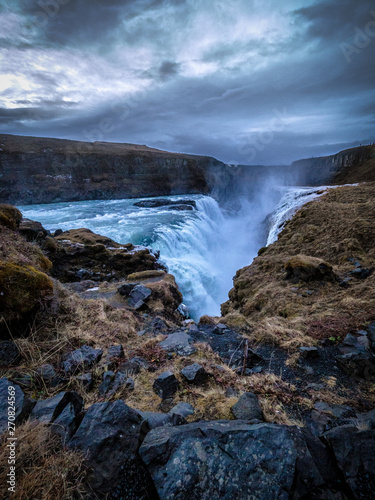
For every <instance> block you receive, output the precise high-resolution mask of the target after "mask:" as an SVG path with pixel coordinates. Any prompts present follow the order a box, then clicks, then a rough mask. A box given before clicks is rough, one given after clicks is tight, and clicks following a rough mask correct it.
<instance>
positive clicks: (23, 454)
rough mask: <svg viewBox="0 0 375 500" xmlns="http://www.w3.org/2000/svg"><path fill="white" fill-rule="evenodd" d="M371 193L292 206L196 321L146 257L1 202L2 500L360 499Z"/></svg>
mask: <svg viewBox="0 0 375 500" xmlns="http://www.w3.org/2000/svg"><path fill="white" fill-rule="evenodd" d="M374 195H375V185H374V184H373V183H367V184H361V185H358V186H352V187H342V188H338V189H335V190H332V191H330V192H328V193H327V194H325V195H323V196H322V197H321V198H320V199H319V200H316V201H314V202H311V203H309V204H308V205H306V206H304V207H303V208H302V209H301V210H300V211H299V212H298V213H297V215H296V216H295V217H294V218H293V219H292V220H291V221H290V222H288V223H287V224H286V225H285V227H284V229H283V231H282V232H281V234H280V236H279V239H278V241H277V242H275V243H274V244H272V245H270V246H269V247H267V248H263V249H260V251H259V257H257V258H256V259H255V261H254V262H253V264H251V266H248V267H245V268H244V269H241V270H239V271H238V273H237V275H236V277H235V279H234V288H233V290H231V292H230V294H229V301H228V302H226V303H225V304H223V306H222V318H211V317H207V316H204V317H202V318H201V320H200V322H199V323H194V322H193V321H191V320H189V319H186V318H185V317H184V313H185V311H184V308H183V307H182V306H181V304H182V296H181V294H180V292H179V290H178V287H177V285H176V283H175V281H174V278H173V276H171V275H169V274H168V273H167V272H166V270H165V269H164V268H163V267H162V266H161V265H160V263H159V262H158V255H155V254H153V253H152V252H150V250H148V249H146V248H142V247H136V246H133V245H132V244H127V245H119V244H117V243H116V242H114V241H112V240H110V239H109V238H105V237H103V236H100V235H96V234H94V233H92V232H91V231H89V230H86V229H79V230H72V231H66V232H61V231H57V232H56V233H55V234H53V235H52V234H49V233H48V231H46V230H44V228H43V227H42V226H41V225H40V224H38V223H36V222H33V221H28V220H24V219H22V214H21V213H20V212H19V211H18V210H17V209H15V208H13V207H10V206H5V205H2V206H0V224H1V225H0V260H1V262H0V286H1V295H0V309H1V315H2V320H1V324H0V334H1V339H2V340H1V342H0V364H1V365H2V377H3V378H2V379H1V381H0V394H1V398H0V401H1V412H0V416H1V418H0V430H1V432H2V433H3V437H2V439H3V443H4V444H5V440H6V439H7V437H8V431H7V421H6V418H5V417H6V410H7V395H8V387H9V385H11V386H12V387H14V388H15V395H16V411H15V415H16V428H17V430H16V435H17V438H18V441H17V476H16V491H17V493H16V495H13V496H12V495H10V494H9V492H8V491H7V484H6V477H5V474H6V472H7V470H8V465H7V457H8V455H7V450H6V448H5V447H3V448H2V452H1V455H0V463H1V466H2V470H3V471H4V472H3V473H2V474H3V477H2V479H3V481H2V482H1V487H0V492H1V494H2V497H4V498H7V497H9V498H20V499H21V498H22V499H26V498H40V499H42V498H43V499H50V498H51V499H52V498H54V499H55V498H65V499H68V498H69V499H70V498H93V499H94V498H109V499H119V498H124V499H147V498H148V499H158V498H160V499H186V498H192V499H196V500H198V499H219V498H220V499H221V498H223V499H228V500H229V499H230V500H232V499H251V498H254V499H267V500H268V499H273V498H275V499H276V498H277V499H281V498H291V499H307V498H311V499H335V500H337V499H369V498H373V495H374V493H373V492H374V488H375V473H374V470H375V457H374V453H373V450H374V449H375V385H374V384H375V355H374V354H375V295H374V289H375V288H374V285H375V283H374V276H375V275H374V269H375V243H374V242H375V234H374V231H375V229H374V220H375V203H374V199H375V196H374Z"/></svg>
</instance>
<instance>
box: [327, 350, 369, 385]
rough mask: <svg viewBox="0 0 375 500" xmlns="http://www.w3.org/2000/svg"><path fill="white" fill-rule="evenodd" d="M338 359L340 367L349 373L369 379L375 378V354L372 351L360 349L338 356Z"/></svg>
mask: <svg viewBox="0 0 375 500" xmlns="http://www.w3.org/2000/svg"><path fill="white" fill-rule="evenodd" d="M336 360H337V363H338V365H339V366H340V368H341V369H342V370H343V371H344V372H346V373H347V374H348V375H352V376H354V377H359V378H365V379H367V380H374V379H375V356H374V355H373V354H371V353H370V352H366V351H364V350H362V349H359V350H355V351H352V352H350V353H348V354H343V355H342V356H337V357H336Z"/></svg>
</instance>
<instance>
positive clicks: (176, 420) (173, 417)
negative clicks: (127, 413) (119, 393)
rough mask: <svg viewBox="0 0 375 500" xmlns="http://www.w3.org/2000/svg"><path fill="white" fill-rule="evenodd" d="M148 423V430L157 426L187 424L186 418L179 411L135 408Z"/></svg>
mask: <svg viewBox="0 0 375 500" xmlns="http://www.w3.org/2000/svg"><path fill="white" fill-rule="evenodd" d="M135 411H136V412H137V413H138V414H139V415H140V416H141V417H142V420H143V421H144V422H145V423H146V424H147V426H148V430H151V429H155V428H156V427H165V426H168V427H171V426H174V425H183V424H186V420H185V419H184V418H183V417H182V416H181V415H180V414H179V413H171V412H169V413H155V412H153V411H140V410H135Z"/></svg>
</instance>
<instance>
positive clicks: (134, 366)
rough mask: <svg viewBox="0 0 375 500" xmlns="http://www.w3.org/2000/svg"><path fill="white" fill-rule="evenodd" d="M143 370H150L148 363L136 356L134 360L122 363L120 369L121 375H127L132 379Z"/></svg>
mask: <svg viewBox="0 0 375 500" xmlns="http://www.w3.org/2000/svg"><path fill="white" fill-rule="evenodd" d="M142 368H143V369H144V370H148V369H149V364H148V362H147V361H146V360H145V359H143V358H140V357H138V356H135V357H134V358H131V359H129V360H128V361H125V363H122V364H121V365H120V366H119V367H118V371H119V372H121V373H126V374H127V375H128V377H132V376H133V375H137V374H138V373H139V372H140V371H141V369H142Z"/></svg>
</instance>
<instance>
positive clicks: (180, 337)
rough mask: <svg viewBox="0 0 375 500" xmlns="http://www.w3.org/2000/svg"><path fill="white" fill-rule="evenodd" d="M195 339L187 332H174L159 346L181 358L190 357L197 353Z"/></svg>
mask: <svg viewBox="0 0 375 500" xmlns="http://www.w3.org/2000/svg"><path fill="white" fill-rule="evenodd" d="M192 343H193V339H192V338H191V336H190V335H188V334H187V333H185V332H181V331H178V332H174V333H171V334H170V335H168V337H167V338H166V339H165V340H163V341H162V342H160V343H159V346H160V347H161V348H162V349H163V351H167V352H175V353H176V354H178V355H179V356H190V355H191V354H194V352H195V351H196V349H195V347H193V346H192Z"/></svg>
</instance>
